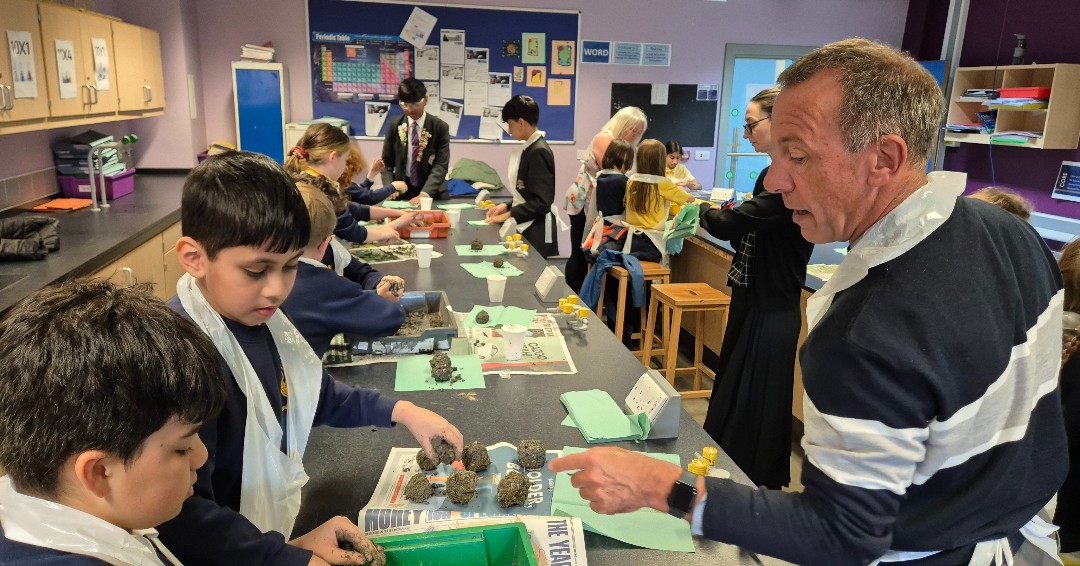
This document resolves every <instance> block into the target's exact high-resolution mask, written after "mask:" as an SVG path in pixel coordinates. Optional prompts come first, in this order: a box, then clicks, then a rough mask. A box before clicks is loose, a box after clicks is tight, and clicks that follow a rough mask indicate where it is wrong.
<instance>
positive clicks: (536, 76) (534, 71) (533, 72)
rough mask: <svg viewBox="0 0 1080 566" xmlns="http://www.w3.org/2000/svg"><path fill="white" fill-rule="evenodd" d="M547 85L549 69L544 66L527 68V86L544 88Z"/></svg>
mask: <svg viewBox="0 0 1080 566" xmlns="http://www.w3.org/2000/svg"><path fill="white" fill-rule="evenodd" d="M545 85H547V69H545V68H544V67H532V66H529V67H526V68H525V86H533V87H539V88H544V86H545Z"/></svg>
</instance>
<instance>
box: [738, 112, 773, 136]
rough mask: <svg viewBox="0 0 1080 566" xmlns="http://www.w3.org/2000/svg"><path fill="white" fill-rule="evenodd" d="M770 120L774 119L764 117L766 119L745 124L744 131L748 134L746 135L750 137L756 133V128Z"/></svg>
mask: <svg viewBox="0 0 1080 566" xmlns="http://www.w3.org/2000/svg"><path fill="white" fill-rule="evenodd" d="M769 118H772V116H766V117H764V118H762V119H760V120H754V121H753V122H747V123H746V124H743V127H742V129H743V131H744V132H746V135H750V134H752V133H754V127H755V126H757V125H758V124H760V123H762V122H764V121H765V120H768V119H769Z"/></svg>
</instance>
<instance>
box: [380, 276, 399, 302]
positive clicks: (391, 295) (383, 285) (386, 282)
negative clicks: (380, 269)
mask: <svg viewBox="0 0 1080 566" xmlns="http://www.w3.org/2000/svg"><path fill="white" fill-rule="evenodd" d="M375 293H376V294H378V295H379V296H380V297H382V298H384V299H389V300H391V301H394V302H395V303H396V302H398V301H400V300H401V295H402V294H404V293H405V280H404V279H402V278H400V277H398V276H396V275H384V276H383V278H382V279H381V280H380V281H379V284H378V285H376V286H375Z"/></svg>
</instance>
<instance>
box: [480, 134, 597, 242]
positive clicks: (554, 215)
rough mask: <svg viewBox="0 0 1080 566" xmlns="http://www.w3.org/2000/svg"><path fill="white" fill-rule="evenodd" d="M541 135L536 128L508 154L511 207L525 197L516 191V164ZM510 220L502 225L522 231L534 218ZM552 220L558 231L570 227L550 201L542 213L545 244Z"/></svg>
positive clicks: (548, 238)
mask: <svg viewBox="0 0 1080 566" xmlns="http://www.w3.org/2000/svg"><path fill="white" fill-rule="evenodd" d="M542 137H544V132H543V130H536V131H535V132H533V134H532V135H531V136H529V139H527V140H525V143H524V144H522V145H521V147H520V148H519V149H516V150H514V152H513V153H511V154H510V165H509V167H507V173H508V175H507V179H509V180H510V184H509V185H508V186H507V188H508V189H510V196H512V197H513V200H512V201H511V203H510V206H511V207H514V206H517V205H519V204H524V203H525V197H523V196H521V193H519V192H518V188H517V184H518V183H517V178H518V166H520V165H521V154H522V153H525V150H526V149H528V148H529V146H530V145H532V144H534V143H536V141H537V140H539V139H540V138H542ZM593 192H595V191H593ZM512 220H513V217H510V218H508V219H507V220H506V224H508V226H511V227H512V228H505V227H504V229H505V230H511V229H516V230H517V231H518V232H524V231H525V230H528V228H529V226H532V225H533V222H535V220H529V221H528V222H522V223H520V224H519V223H517V222H511V221H512ZM552 222H556V223H558V226H559V230H560V231H566V230H569V229H570V226H569V225H568V224H567V223H566V222H563V219H562V217H560V216H559V209H558V208H556V206H555V203H554V202H552V203H551V209H550V210H548V213H547V214H545V215H544V243H545V244H550V243H552V241H551V223H552ZM499 235H500V236H501V237H505V236H506V234H504V233H503V230H500V231H499Z"/></svg>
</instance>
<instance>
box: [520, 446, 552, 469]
mask: <svg viewBox="0 0 1080 566" xmlns="http://www.w3.org/2000/svg"><path fill="white" fill-rule="evenodd" d="M517 453H518V461H519V462H521V466H522V467H523V468H525V469H526V470H538V469H540V468H543V467H544V461H545V460H546V459H547V449H546V448H544V443H543V441H540V440H522V441H521V443H520V444H518V447H517Z"/></svg>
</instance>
